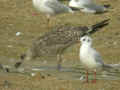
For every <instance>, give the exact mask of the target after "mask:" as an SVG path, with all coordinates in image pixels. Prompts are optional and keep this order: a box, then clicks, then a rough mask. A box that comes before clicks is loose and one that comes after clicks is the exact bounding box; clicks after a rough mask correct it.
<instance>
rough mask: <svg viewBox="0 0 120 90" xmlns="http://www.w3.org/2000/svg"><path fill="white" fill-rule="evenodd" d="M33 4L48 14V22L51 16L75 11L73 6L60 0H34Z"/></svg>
mask: <svg viewBox="0 0 120 90" xmlns="http://www.w3.org/2000/svg"><path fill="white" fill-rule="evenodd" d="M32 1H33V6H34V7H35V8H36V9H37V10H38V11H39V12H41V13H44V14H45V15H46V16H47V20H48V24H49V22H50V17H51V16H54V15H56V14H62V13H74V12H73V11H72V9H71V8H69V7H68V6H65V5H64V4H62V3H60V2H59V1H58V0H32Z"/></svg>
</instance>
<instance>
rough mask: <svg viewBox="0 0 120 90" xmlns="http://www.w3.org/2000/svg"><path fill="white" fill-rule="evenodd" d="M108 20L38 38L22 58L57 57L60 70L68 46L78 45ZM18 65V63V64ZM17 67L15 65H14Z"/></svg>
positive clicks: (56, 30)
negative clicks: (82, 38) (83, 38)
mask: <svg viewBox="0 0 120 90" xmlns="http://www.w3.org/2000/svg"><path fill="white" fill-rule="evenodd" d="M107 24H108V19H107V20H104V21H101V22H99V23H97V24H95V25H92V26H90V27H87V26H78V27H74V26H63V27H57V28H54V29H53V30H51V31H50V32H47V33H45V34H44V35H42V36H40V37H38V38H37V39H36V40H34V41H33V44H32V47H31V48H30V49H28V51H27V52H26V53H25V54H24V56H22V59H25V60H34V59H35V58H36V57H41V56H53V55H57V61H58V64H57V67H58V69H60V68H61V62H62V54H63V52H64V51H65V50H66V48H68V47H69V46H71V45H73V44H75V43H78V40H79V39H80V37H82V36H83V35H85V34H93V33H94V32H95V31H97V30H99V29H100V28H102V27H104V26H106V25H107ZM18 64H19V65H20V63H19V62H18ZM15 66H17V65H15Z"/></svg>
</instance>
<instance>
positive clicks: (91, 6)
mask: <svg viewBox="0 0 120 90" xmlns="http://www.w3.org/2000/svg"><path fill="white" fill-rule="evenodd" d="M84 6H85V7H86V8H89V9H91V10H95V11H96V12H103V11H105V7H104V6H100V5H96V4H95V3H91V4H86V5H84Z"/></svg>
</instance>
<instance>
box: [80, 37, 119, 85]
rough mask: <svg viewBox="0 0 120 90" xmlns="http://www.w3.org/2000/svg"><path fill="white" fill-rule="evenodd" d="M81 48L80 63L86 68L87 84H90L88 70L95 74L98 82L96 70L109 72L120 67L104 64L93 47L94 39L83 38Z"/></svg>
mask: <svg viewBox="0 0 120 90" xmlns="http://www.w3.org/2000/svg"><path fill="white" fill-rule="evenodd" d="M80 41H81V47H80V61H81V63H82V64H83V65H84V66H85V68H86V70H87V72H86V82H88V70H92V71H93V72H94V77H95V78H94V80H93V82H94V83H95V82H96V70H97V71H99V70H100V71H101V70H107V69H113V68H115V67H118V66H120V65H119V64H104V62H103V59H102V57H101V56H100V54H99V53H98V52H97V51H96V50H95V49H94V48H93V47H92V38H91V37H89V36H83V37H82V38H81V40H80Z"/></svg>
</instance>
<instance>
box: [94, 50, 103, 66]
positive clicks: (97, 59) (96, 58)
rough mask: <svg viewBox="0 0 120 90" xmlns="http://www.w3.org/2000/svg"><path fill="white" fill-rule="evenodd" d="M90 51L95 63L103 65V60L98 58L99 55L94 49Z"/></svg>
mask: <svg viewBox="0 0 120 90" xmlns="http://www.w3.org/2000/svg"><path fill="white" fill-rule="evenodd" d="M92 51H93V56H94V58H95V60H96V62H98V63H100V64H104V62H103V61H102V60H103V59H102V57H101V56H100V54H99V53H98V52H97V51H96V50H95V49H93V50H92Z"/></svg>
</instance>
